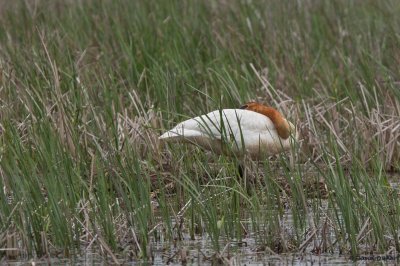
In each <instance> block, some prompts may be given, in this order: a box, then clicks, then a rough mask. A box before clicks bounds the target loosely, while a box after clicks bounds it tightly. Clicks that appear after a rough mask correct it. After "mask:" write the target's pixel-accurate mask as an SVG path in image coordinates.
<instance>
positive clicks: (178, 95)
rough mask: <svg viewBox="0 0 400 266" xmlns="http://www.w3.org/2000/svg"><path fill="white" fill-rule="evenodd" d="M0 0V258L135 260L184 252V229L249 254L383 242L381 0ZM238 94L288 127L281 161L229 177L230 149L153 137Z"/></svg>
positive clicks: (399, 118)
mask: <svg viewBox="0 0 400 266" xmlns="http://www.w3.org/2000/svg"><path fill="white" fill-rule="evenodd" d="M0 6H1V8H0V187H1V188H2V189H1V190H0V255H1V256H2V257H3V260H11V259H28V258H43V257H55V256H60V257H70V256H75V255H76V254H81V253H84V252H85V251H87V250H95V252H98V253H99V254H101V255H102V256H104V257H107V259H109V260H110V261H113V262H117V261H119V262H120V261H132V260H134V261H136V260H150V261H151V260H152V258H153V257H154V252H155V250H156V248H155V245H160V243H161V244H162V245H163V246H164V248H165V253H167V254H168V253H171V250H173V249H174V250H175V249H176V250H178V251H177V253H174V254H170V255H169V256H167V257H166V258H164V259H165V260H164V262H166V261H167V260H168V259H171V261H178V262H184V261H185V260H186V261H187V260H189V261H190V256H188V255H187V254H186V253H187V250H186V246H185V244H184V243H187V242H188V241H196V240H199V239H206V241H207V243H211V245H210V246H211V249H212V250H213V253H212V256H211V255H210V256H209V257H207V256H206V255H204V258H205V259H207V260H210V261H213V260H214V261H216V262H223V263H230V262H232V261H231V260H232V259H234V258H235V253H231V252H228V251H229V250H230V248H231V246H235V247H237V249H238V250H239V251H240V244H238V243H241V242H245V241H250V240H251V241H254V243H253V246H252V247H251V248H250V250H251V252H254V253H257V252H263V254H265V255H266V256H267V255H271V254H272V255H273V256H280V254H287V253H305V254H311V253H312V254H342V255H344V256H347V257H349V258H357V256H359V255H361V254H396V253H397V252H399V251H400V243H399V229H400V228H399V225H400V221H399V219H400V218H399V217H400V216H399V211H400V209H399V208H400V199H399V191H398V188H397V186H393V185H391V182H392V181H393V180H391V179H390V176H391V175H392V174H393V173H398V172H399V171H400V72H399V71H400V70H399V64H400V50H399V49H398V48H399V47H400V35H399V32H400V17H399V16H398V14H399V13H400V4H399V3H398V1H373V0H370V1H361V0H353V1H307V0H304V1H296V2H294V1H290V2H282V1H270V2H265V3H263V2H262V1H240V0H237V1H200V0H194V1H185V2H182V1H168V2H166V1H163V2H162V1H155V0H154V1H153V0H150V1H125V0H121V1H111V0H101V1H59V0H56V1H51V2H49V1H42V0H38V1H1V2H0ZM249 100H258V101H261V102H264V103H267V104H270V105H272V106H275V107H277V108H278V109H279V110H280V111H282V113H283V114H285V115H286V116H287V117H288V118H289V120H291V121H293V122H294V123H295V124H296V125H297V127H298V128H299V130H300V133H301V141H299V142H298V143H297V144H296V145H295V146H294V147H293V149H294V151H295V154H296V158H295V165H294V167H291V165H290V158H289V157H288V156H289V155H288V154H282V155H280V156H275V157H272V158H271V159H270V160H266V161H264V162H261V163H260V164H256V163H254V162H251V161H249V162H248V163H247V168H248V169H247V173H248V178H249V180H248V181H247V182H245V181H244V180H238V179H237V178H236V174H237V173H236V166H235V163H234V162H233V161H232V159H230V158H226V157H224V156H220V157H218V156H215V155H211V154H207V153H204V152H203V151H201V150H200V149H198V148H196V147H193V146H185V145H168V146H164V145H160V143H159V142H158V140H157V137H158V136H159V134H160V133H161V132H162V131H163V130H165V129H168V128H170V127H171V126H172V125H174V124H175V123H177V122H179V121H181V120H183V119H185V118H187V117H192V116H195V115H199V114H203V113H205V112H207V111H211V110H215V109H218V108H234V107H238V106H240V105H241V104H242V103H244V102H246V101H249ZM394 182H395V183H397V182H398V180H394ZM288 213H290V224H289V225H288V224H287V223H285V222H284V221H285V220H286V219H287V216H288ZM171 245H173V246H174V247H173V248H171ZM239 251H237V252H239ZM282 256H283V255H282ZM204 258H202V259H204Z"/></svg>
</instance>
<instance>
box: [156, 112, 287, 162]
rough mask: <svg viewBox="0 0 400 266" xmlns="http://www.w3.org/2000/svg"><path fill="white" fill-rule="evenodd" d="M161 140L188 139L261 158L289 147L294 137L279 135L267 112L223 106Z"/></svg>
mask: <svg viewBox="0 0 400 266" xmlns="http://www.w3.org/2000/svg"><path fill="white" fill-rule="evenodd" d="M159 139H161V140H165V141H169V142H189V143H192V144H196V145H198V146H200V147H202V148H205V149H207V150H211V151H213V152H215V153H217V154H222V153H225V154H227V153H229V152H233V153H235V154H236V155H238V156H240V155H243V154H244V153H247V154H249V155H250V156H251V157H252V158H259V157H260V156H261V155H262V154H264V155H271V154H275V153H278V152H281V151H283V150H288V149H289V148H290V139H291V138H290V137H289V138H288V139H282V138H280V137H279V136H278V133H277V131H276V129H275V126H274V124H273V123H272V121H271V120H270V119H269V118H268V117H267V116H265V115H262V114H259V113H256V112H253V111H249V110H244V109H223V110H217V111H213V112H210V113H208V114H206V115H202V116H198V117H195V118H192V119H188V120H186V121H183V122H181V123H179V124H178V125H177V126H176V127H174V128H173V129H171V130H169V131H167V132H165V133H164V134H162V135H161V136H160V137H159Z"/></svg>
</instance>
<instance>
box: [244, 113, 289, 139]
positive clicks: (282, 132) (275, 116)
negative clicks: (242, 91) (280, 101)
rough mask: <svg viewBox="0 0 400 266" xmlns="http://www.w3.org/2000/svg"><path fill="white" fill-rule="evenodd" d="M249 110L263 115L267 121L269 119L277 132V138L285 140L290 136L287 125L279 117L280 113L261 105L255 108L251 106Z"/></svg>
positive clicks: (282, 118) (283, 119)
mask: <svg viewBox="0 0 400 266" xmlns="http://www.w3.org/2000/svg"><path fill="white" fill-rule="evenodd" d="M249 110H252V111H254V112H257V113H260V114H263V115H265V116H267V117H268V118H269V119H271V121H272V123H274V126H275V128H276V131H277V132H278V135H279V137H281V138H282V139H287V138H288V137H289V136H290V127H289V123H288V122H287V121H286V119H285V118H284V117H283V116H282V115H281V113H279V112H278V111H277V110H275V109H274V108H272V107H268V106H263V105H257V106H251V107H250V108H249Z"/></svg>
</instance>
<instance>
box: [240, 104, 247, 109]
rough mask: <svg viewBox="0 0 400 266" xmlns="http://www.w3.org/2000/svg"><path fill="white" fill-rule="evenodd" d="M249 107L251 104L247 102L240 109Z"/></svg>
mask: <svg viewBox="0 0 400 266" xmlns="http://www.w3.org/2000/svg"><path fill="white" fill-rule="evenodd" d="M247 107H249V105H248V104H245V105H243V106H241V107H240V109H247Z"/></svg>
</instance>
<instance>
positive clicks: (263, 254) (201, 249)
mask: <svg viewBox="0 0 400 266" xmlns="http://www.w3.org/2000/svg"><path fill="white" fill-rule="evenodd" d="M399 179H400V176H394V177H392V178H391V179H390V185H391V186H392V187H393V188H394V189H396V190H399V189H400V185H399ZM327 208H328V203H327V201H326V200H324V201H322V204H321V205H320V206H319V208H318V210H319V211H320V212H321V214H323V213H326V211H327ZM265 211H266V214H268V215H274V213H273V212H272V211H268V210H267V209H266V210H265ZM339 215H340V214H339ZM245 216H249V213H248V215H245ZM309 216H310V217H313V216H314V214H313V211H312V207H310V208H309ZM322 216H323V215H322ZM242 223H243V224H244V225H245V226H246V228H247V229H248V231H249V233H248V235H247V237H245V238H243V239H242V240H241V242H234V241H230V242H229V241H228V240H226V239H224V238H223V237H221V240H220V247H221V250H222V251H221V253H222V256H221V257H220V259H218V258H216V257H215V251H214V249H213V247H212V243H211V241H210V238H209V237H207V235H206V234H204V235H203V236H202V237H201V236H196V239H195V240H190V237H189V235H187V234H185V233H183V235H182V237H183V240H181V241H176V242H175V243H172V242H173V241H170V240H163V239H162V238H161V239H159V240H158V241H154V240H153V241H152V242H151V246H152V248H151V250H152V254H153V257H152V259H151V260H149V261H140V260H139V261H138V260H133V259H129V258H127V257H126V256H125V257H123V255H122V254H120V255H118V254H117V257H118V259H120V262H121V263H124V264H128V265H138V264H139V265H141V264H149V263H150V264H153V265H166V264H168V265H182V264H184V263H186V264H187V265H199V264H201V265H213V264H216V263H221V262H224V263H226V264H230V265H265V264H272V265H310V264H322V265H332V264H340V265H354V264H355V263H357V264H365V263H373V262H383V263H388V264H397V263H400V256H398V255H396V254H394V255H392V254H389V255H388V254H382V255H376V254H375V255H360V256H359V257H357V258H356V259H355V260H352V259H351V258H350V256H349V255H339V254H338V253H323V254H320V255H315V254H314V253H313V252H312V251H313V247H314V245H313V244H312V243H310V244H309V245H306V247H305V251H304V253H281V254H275V253H274V252H272V251H268V250H267V251H265V250H264V251H260V250H259V249H260V248H259V247H260V246H259V244H258V243H257V242H256V236H255V235H254V233H251V232H253V230H252V228H251V221H250V219H245V218H244V219H243V220H242ZM280 223H281V225H282V226H283V227H284V228H285V229H284V230H287V231H288V232H290V231H291V230H293V214H292V211H291V210H290V209H287V210H286V211H285V213H284V214H283V215H282V217H281V220H280ZM159 235H162V232H160V233H159ZM328 235H331V236H332V237H334V233H333V232H328ZM312 241H313V242H314V241H316V242H320V241H321V239H320V238H319V237H315V238H314V239H313V240H312ZM310 242H311V241H310ZM227 243H228V244H227ZM82 254H84V255H82ZM112 262H113V261H112V260H111V259H110V258H108V259H107V258H105V256H103V255H101V252H100V251H99V250H90V251H88V252H81V255H78V256H76V258H74V259H59V258H50V259H46V258H42V259H32V260H25V261H24V260H22V261H14V262H12V261H6V259H5V258H0V264H3V263H7V264H8V265H26V264H35V265H47V264H49V263H50V264H63V265H75V264H85V265H86V264H90V265H92V264H108V263H112Z"/></svg>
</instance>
